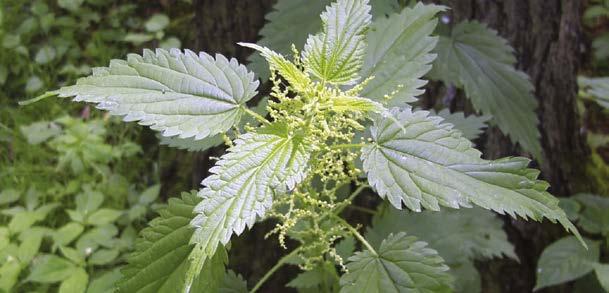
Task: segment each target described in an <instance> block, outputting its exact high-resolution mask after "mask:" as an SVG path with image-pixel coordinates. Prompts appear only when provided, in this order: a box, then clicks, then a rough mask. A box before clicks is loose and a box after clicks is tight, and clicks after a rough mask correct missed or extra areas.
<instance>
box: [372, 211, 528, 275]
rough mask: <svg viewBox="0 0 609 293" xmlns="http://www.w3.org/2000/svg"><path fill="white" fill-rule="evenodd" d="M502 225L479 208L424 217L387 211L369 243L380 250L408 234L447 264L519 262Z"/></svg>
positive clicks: (374, 221)
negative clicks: (493, 260)
mask: <svg viewBox="0 0 609 293" xmlns="http://www.w3.org/2000/svg"><path fill="white" fill-rule="evenodd" d="M502 227H503V221H501V220H500V219H499V218H497V217H496V216H495V215H494V214H493V213H492V212H490V211H487V210H483V209H480V208H473V209H461V210H449V211H442V212H440V213H438V212H432V211H425V212H422V213H413V212H406V211H401V210H396V209H384V210H383V211H382V212H381V213H378V214H377V215H375V216H374V218H372V227H371V228H370V229H368V230H367V231H366V239H368V240H369V241H370V243H372V245H375V246H378V245H380V243H381V241H382V240H383V239H385V237H387V235H389V234H391V233H398V232H408V234H409V235H414V236H416V237H418V238H419V239H421V240H422V241H425V242H427V243H429V246H431V247H433V248H434V249H435V250H437V251H438V253H439V254H440V255H441V256H442V258H444V260H446V262H447V263H448V264H454V263H461V262H465V261H468V260H474V259H481V260H482V259H489V258H494V257H502V256H504V255H505V256H507V257H510V258H512V259H516V260H517V259H518V257H517V256H516V254H515V253H514V247H513V246H512V244H511V243H510V242H509V241H508V239H507V234H506V233H505V231H503V228H502Z"/></svg>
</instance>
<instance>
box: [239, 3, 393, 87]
mask: <svg viewBox="0 0 609 293" xmlns="http://www.w3.org/2000/svg"><path fill="white" fill-rule="evenodd" d="M329 4H330V0H318V1H310V0H278V1H277V4H275V6H273V11H272V12H270V13H269V14H267V15H266V16H265V19H266V20H267V23H266V25H265V26H264V27H263V28H262V29H261V30H260V36H261V38H260V41H258V43H257V44H258V45H260V46H262V47H268V48H272V49H273V50H275V51H276V52H278V53H279V54H282V55H290V54H291V53H292V50H291V46H292V44H294V46H295V47H296V48H302V47H303V46H304V44H305V41H306V40H307V37H308V36H309V34H314V33H316V32H318V31H320V30H321V23H320V21H319V15H320V14H321V13H322V12H323V11H324V8H325V7H326V6H327V5H329ZM370 4H371V6H372V16H373V18H374V17H381V16H385V15H389V14H391V13H393V12H395V11H396V10H397V9H399V7H400V5H399V3H398V1H396V0H371V1H370ZM248 61H250V64H249V65H248V67H249V68H251V69H252V70H253V71H254V72H256V75H257V76H259V77H260V78H261V79H262V80H266V79H268V78H269V68H268V66H266V63H265V62H264V58H262V57H261V56H260V55H258V54H252V55H250V57H249V58H248Z"/></svg>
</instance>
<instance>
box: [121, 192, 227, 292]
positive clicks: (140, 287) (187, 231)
mask: <svg viewBox="0 0 609 293" xmlns="http://www.w3.org/2000/svg"><path fill="white" fill-rule="evenodd" d="M198 202H200V198H198V197H197V196H196V193H194V192H193V193H183V194H182V198H181V199H178V198H172V199H170V200H169V204H168V206H167V208H166V209H164V210H161V211H160V216H159V217H157V218H155V219H154V220H152V221H151V222H150V225H149V227H148V228H146V229H144V230H142V232H141V233H140V238H139V239H138V241H137V243H136V250H135V252H134V253H133V254H131V255H130V256H129V258H128V259H127V260H128V263H129V264H128V265H127V266H126V267H125V268H124V269H123V270H122V274H123V279H122V280H121V281H120V282H119V283H118V292H129V293H131V292H142V293H143V292H151V293H153V292H155V293H156V292H184V291H185V290H186V289H187V288H191V291H192V292H213V291H215V288H218V286H219V285H220V281H219V280H220V279H221V278H222V276H223V275H224V264H225V262H226V261H227V255H226V251H225V250H224V249H219V250H218V251H217V253H216V254H215V255H214V256H213V257H212V258H211V260H210V261H209V262H207V263H206V264H205V266H204V267H203V270H202V271H201V274H200V275H199V276H198V277H196V278H194V282H193V283H192V284H188V279H187V277H186V273H187V271H188V269H189V267H190V261H189V260H188V256H189V254H190V252H191V251H192V249H193V247H194V245H191V244H189V240H190V237H191V236H192V234H193V232H194V229H193V228H192V227H191V226H190V225H189V223H190V221H191V220H192V218H193V217H194V214H193V208H194V207H195V205H196V204H197V203H198ZM206 290H210V291H206Z"/></svg>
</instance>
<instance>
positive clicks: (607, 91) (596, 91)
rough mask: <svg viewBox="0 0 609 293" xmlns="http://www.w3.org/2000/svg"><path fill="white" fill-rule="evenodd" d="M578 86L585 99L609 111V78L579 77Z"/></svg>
mask: <svg viewBox="0 0 609 293" xmlns="http://www.w3.org/2000/svg"><path fill="white" fill-rule="evenodd" d="M577 85H578V86H579V90H580V92H581V93H582V94H583V95H584V96H585V97H587V98H590V99H592V100H594V101H595V102H597V103H598V104H599V105H601V106H603V107H604V108H605V109H609V77H596V78H594V77H585V76H578V77H577Z"/></svg>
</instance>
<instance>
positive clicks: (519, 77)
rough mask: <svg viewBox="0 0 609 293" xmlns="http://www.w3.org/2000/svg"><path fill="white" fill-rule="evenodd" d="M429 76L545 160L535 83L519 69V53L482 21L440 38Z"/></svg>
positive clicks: (454, 29) (457, 28)
mask: <svg viewBox="0 0 609 293" xmlns="http://www.w3.org/2000/svg"><path fill="white" fill-rule="evenodd" d="M436 52H437V53H438V58H437V59H436V61H435V63H434V65H433V66H434V68H433V69H432V71H431V73H430V76H431V77H432V78H434V79H439V80H442V81H444V82H445V83H448V84H455V85H457V86H458V87H462V88H463V89H464V90H465V94H466V95H467V97H468V98H469V99H471V101H472V104H473V106H474V108H475V109H476V110H477V111H481V112H482V113H484V114H487V115H492V116H493V122H495V123H497V126H499V129H501V131H502V132H503V133H505V134H506V135H508V136H509V137H510V138H511V139H512V141H514V142H517V143H519V144H520V145H521V146H522V148H523V149H525V150H526V151H528V152H530V153H531V154H533V156H534V157H536V158H540V157H541V144H540V142H539V138H540V134H539V130H538V129H537V125H538V123H539V121H538V119H537V114H535V109H536V108H537V100H536V99H535V97H534V96H533V90H534V88H533V84H532V83H531V81H530V80H529V78H528V76H527V75H526V73H524V72H522V71H519V70H517V69H516V68H514V64H515V63H516V58H515V57H514V49H513V48H512V47H510V46H509V44H508V42H507V40H505V39H503V38H502V37H500V36H499V35H497V32H496V31H494V30H491V29H489V28H488V27H487V26H485V25H483V24H481V23H478V22H462V23H459V24H458V25H456V26H455V27H454V28H453V29H452V34H451V36H449V37H440V41H439V42H438V46H437V48H436Z"/></svg>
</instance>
